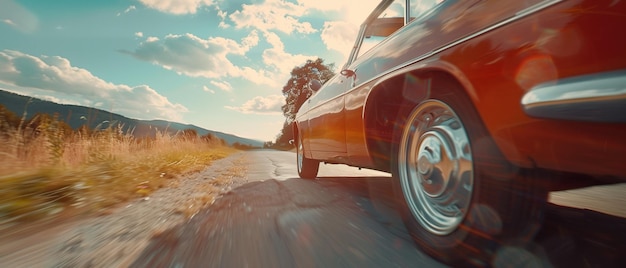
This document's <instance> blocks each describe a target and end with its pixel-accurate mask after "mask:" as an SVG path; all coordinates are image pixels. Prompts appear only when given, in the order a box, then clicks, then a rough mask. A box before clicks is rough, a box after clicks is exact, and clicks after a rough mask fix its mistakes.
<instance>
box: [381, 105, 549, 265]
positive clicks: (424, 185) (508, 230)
mask: <svg viewBox="0 0 626 268" xmlns="http://www.w3.org/2000/svg"><path fill="white" fill-rule="evenodd" d="M407 114H408V115H407V116H403V117H401V118H400V119H399V123H400V124H399V125H400V126H401V127H399V128H398V129H396V134H394V139H395V142H394V144H396V147H395V148H394V152H393V155H392V159H393V161H394V163H393V164H394V167H395V169H394V171H393V172H394V174H393V175H394V189H395V191H396V194H397V196H399V197H400V198H398V205H399V210H400V213H401V214H402V216H403V219H404V222H405V225H406V226H407V228H408V229H409V232H410V233H411V236H412V237H413V239H414V240H415V241H416V242H417V244H418V245H419V246H421V247H422V248H423V249H424V250H425V251H427V252H428V253H430V254H431V255H434V256H436V257H439V258H440V259H442V260H444V261H447V262H449V263H452V264H457V263H458V262H459V261H464V262H465V261H467V260H468V259H469V260H473V261H475V262H479V263H493V262H494V259H496V258H497V256H496V255H497V253H496V252H497V250H498V249H499V248H502V246H505V245H507V244H510V243H518V242H519V241H523V240H528V239H529V238H532V236H533V235H534V233H535V232H536V231H537V230H538V225H539V222H540V218H541V212H542V208H543V204H544V203H545V202H546V199H547V191H545V190H544V189H543V188H542V187H537V186H536V185H535V184H534V183H533V181H535V180H532V179H529V177H530V176H529V174H528V172H526V171H523V170H519V169H516V168H512V167H511V166H510V165H509V164H508V162H506V161H505V160H504V158H503V157H502V156H501V154H500V153H499V150H498V149H497V147H496V145H495V143H494V142H493V140H492V139H491V138H490V137H489V135H487V132H486V131H485V130H484V127H483V126H482V123H481V121H480V119H479V117H478V116H477V114H476V112H475V111H474V109H473V107H471V105H470V104H469V101H467V100H466V99H463V97H462V95H459V94H441V95H440V96H435V98H433V99H430V100H426V101H424V102H421V103H419V104H417V105H415V106H414V108H413V109H412V110H410V111H409V112H408V113H407Z"/></svg>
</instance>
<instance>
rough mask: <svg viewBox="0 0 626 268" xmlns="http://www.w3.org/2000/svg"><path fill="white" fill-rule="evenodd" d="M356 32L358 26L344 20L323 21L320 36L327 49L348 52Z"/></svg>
mask: <svg viewBox="0 0 626 268" xmlns="http://www.w3.org/2000/svg"><path fill="white" fill-rule="evenodd" d="M357 34H358V28H357V27H355V26H354V25H353V24H351V23H349V22H345V21H330V22H325V23H324V29H323V30H322V34H321V38H322V41H323V42H324V44H325V45H326V47H327V48H328V49H334V50H337V51H339V52H342V53H346V54H347V53H349V52H350V51H351V50H352V46H353V45H354V40H355V39H356V36H357Z"/></svg>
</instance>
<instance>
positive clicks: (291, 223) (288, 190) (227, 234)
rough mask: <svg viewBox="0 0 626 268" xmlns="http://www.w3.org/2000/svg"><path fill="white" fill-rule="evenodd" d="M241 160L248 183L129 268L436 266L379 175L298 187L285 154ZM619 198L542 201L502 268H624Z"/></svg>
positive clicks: (622, 189) (625, 205) (328, 170)
mask: <svg viewBox="0 0 626 268" xmlns="http://www.w3.org/2000/svg"><path fill="white" fill-rule="evenodd" d="M246 154H247V159H248V167H247V169H248V181H249V183H247V184H245V185H243V186H241V187H239V188H236V189H235V190H233V191H231V192H230V193H229V194H226V195H225V196H224V197H222V198H221V199H218V200H217V201H216V202H215V203H214V204H213V205H212V206H211V207H209V208H208V209H207V210H205V211H202V212H201V213H199V214H197V215H196V216H195V217H194V218H193V219H191V220H190V221H189V222H187V223H185V224H182V225H178V226H176V227H174V228H172V229H170V230H167V231H165V232H163V233H162V234H160V235H158V236H156V237H154V238H153V239H152V241H151V243H150V244H149V245H148V246H147V247H146V249H145V250H144V251H143V252H142V253H141V254H140V256H139V257H138V259H137V260H136V261H135V262H134V263H133V265H132V267H442V266H444V265H443V264H440V263H439V262H437V261H436V260H434V259H433V258H431V257H429V256H428V255H426V254H424V253H422V252H421V251H420V250H419V249H418V248H417V247H416V246H415V244H414V243H413V242H412V240H411V239H410V237H409V235H408V233H407V230H406V229H405V227H404V225H403V224H402V222H401V219H400V217H399V216H398V215H397V214H396V212H395V211H394V210H393V195H392V188H391V181H390V175H389V174H387V173H382V172H377V171H371V170H358V169H356V168H352V167H347V166H343V165H321V166H320V173H319V175H318V179H317V180H303V179H299V178H298V176H297V173H296V167H295V154H294V153H290V152H281V151H272V150H259V151H251V152H247V153H246ZM594 193H595V194H594ZM625 194H626V184H618V185H611V186H609V187H607V188H602V187H598V188H592V189H588V190H585V191H584V192H582V194H581V193H580V192H559V193H552V194H551V201H553V202H555V203H558V204H559V205H556V204H554V203H552V204H550V205H549V207H548V210H547V212H546V216H545V222H544V225H543V227H542V229H541V230H540V232H539V234H538V235H537V237H536V238H535V241H534V245H533V246H531V247H527V248H525V249H516V251H513V252H517V253H518V255H517V256H513V258H510V263H508V264H511V265H512V267H517V265H516V264H526V265H528V264H532V265H533V266H534V265H537V264H539V263H541V264H543V265H545V266H548V267H549V266H552V267H626V266H624V265H625V264H626V256H624V253H626V245H625V244H626V218H625V217H626V202H625V201H624V198H625V197H624V196H625ZM598 200H599V201H598ZM603 200H604V201H603ZM568 204H569V205H572V204H573V205H578V206H579V207H580V206H581V204H582V205H587V206H588V207H587V208H592V209H596V210H600V211H602V212H603V213H599V212H595V211H592V210H589V209H578V208H571V207H565V206H564V205H568ZM509 257H511V256H509Z"/></svg>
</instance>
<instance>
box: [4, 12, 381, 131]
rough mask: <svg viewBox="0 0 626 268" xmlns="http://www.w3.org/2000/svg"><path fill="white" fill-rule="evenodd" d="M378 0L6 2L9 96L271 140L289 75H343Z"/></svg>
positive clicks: (280, 122) (6, 85)
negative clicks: (311, 71)
mask: <svg viewBox="0 0 626 268" xmlns="http://www.w3.org/2000/svg"><path fill="white" fill-rule="evenodd" d="M377 2H378V1H377V0H362V1H360V0H346V1H341V0H282V1H281V0H248V1H239V0H235V1H230V0H89V1H84V0H55V1H41V0H0V89H3V90H6V91H11V92H14V93H18V94H21V95H27V96H33V97H37V98H41V99H45V100H49V101H54V102H57V103H62V104H74V105H83V106H88V107H95V108H98V109H103V110H106V111H110V112H113V113H117V114H121V115H124V116H127V117H130V118H136V119H145V120H151V119H164V120H170V121H175V122H180V123H186V124H193V125H196V126H199V127H203V128H206V129H210V130H215V131H221V132H225V133H230V134H234V135H237V136H240V137H245V138H252V139H257V140H261V141H274V140H275V139H276V136H277V135H278V134H279V132H280V130H281V128H282V125H283V123H284V121H285V118H284V116H283V114H282V112H281V109H280V107H281V106H282V105H283V104H284V97H283V96H282V93H281V89H282V86H283V85H284V84H285V83H286V82H287V80H288V79H289V72H290V71H291V70H292V69H293V68H294V67H296V66H299V65H302V64H304V63H305V62H306V60H309V59H311V60H315V59H317V58H318V57H319V58H322V59H324V61H325V63H327V64H328V63H334V64H335V67H336V69H335V71H339V69H340V68H341V66H342V65H343V64H344V63H345V61H346V59H347V56H348V55H349V53H350V47H351V46H352V45H353V42H354V39H355V38H356V35H357V31H358V26H359V25H360V24H361V22H362V21H363V20H364V19H365V17H366V16H367V15H368V14H369V13H370V11H371V10H372V9H373V8H374V7H375V6H376V4H377Z"/></svg>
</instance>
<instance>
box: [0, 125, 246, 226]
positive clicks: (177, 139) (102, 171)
mask: <svg viewBox="0 0 626 268" xmlns="http://www.w3.org/2000/svg"><path fill="white" fill-rule="evenodd" d="M0 123H1V122H0ZM59 126H60V124H59V123H58V122H55V121H54V120H49V121H48V122H45V123H42V124H40V125H38V126H37V127H29V126H25V125H23V124H20V126H19V127H18V128H14V129H12V128H7V127H4V129H1V128H0V130H2V131H0V224H5V223H10V222H16V221H26V220H32V219H39V218H42V217H45V216H47V215H51V214H57V213H59V212H62V211H64V210H67V209H71V208H78V209H81V210H82V211H98V210H99V209H102V208H106V207H109V206H112V205H116V204H119V203H121V202H124V201H127V200H129V199H131V198H136V197H142V196H147V195H150V194H151V193H152V192H153V191H155V190H156V189H159V188H161V187H163V186H164V185H165V184H166V182H167V181H168V179H171V178H174V177H177V176H179V175H181V174H185V173H190V172H196V171H200V170H201V169H203V168H205V167H206V166H207V165H208V164H210V163H211V162H212V161H213V160H216V159H219V158H223V157H225V156H227V155H228V154H230V153H232V152H234V151H235V150H234V149H232V148H229V147H226V146H224V145H223V142H222V141H221V140H219V139H215V138H213V139H201V138H197V137H195V136H193V137H189V136H185V135H182V136H180V135H179V136H176V135H168V134H165V133H156V137H155V138H151V139H136V138H134V137H133V136H132V135H130V134H128V133H122V131H121V127H109V128H107V129H102V130H99V131H89V132H88V131H70V132H68V131H67V130H66V129H63V128H61V127H59Z"/></svg>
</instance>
